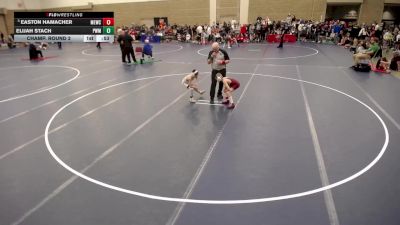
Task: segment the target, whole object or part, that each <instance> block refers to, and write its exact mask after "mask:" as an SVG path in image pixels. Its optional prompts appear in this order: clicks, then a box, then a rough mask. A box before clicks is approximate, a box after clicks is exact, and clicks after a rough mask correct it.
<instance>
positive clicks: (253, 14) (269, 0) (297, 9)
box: [249, 0, 326, 21]
mask: <svg viewBox="0 0 400 225" xmlns="http://www.w3.org/2000/svg"><path fill="white" fill-rule="evenodd" d="M289 13H290V14H292V15H295V16H296V18H297V19H306V20H308V19H312V20H318V21H319V20H320V19H321V18H322V19H323V20H324V19H325V13H326V0H279V1H276V0H250V5H249V21H255V20H256V18H257V17H259V16H261V17H263V18H264V17H267V16H268V17H269V18H270V19H271V20H275V21H277V20H282V19H285V18H286V17H287V15H288V14H289Z"/></svg>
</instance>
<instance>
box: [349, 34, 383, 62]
mask: <svg viewBox="0 0 400 225" xmlns="http://www.w3.org/2000/svg"><path fill="white" fill-rule="evenodd" d="M378 50H379V45H378V44H377V43H376V41H375V38H371V44H370V47H369V48H368V50H366V51H365V52H360V53H356V54H354V55H353V59H354V66H357V65H358V64H359V63H360V62H362V61H364V60H370V59H371V57H373V56H374V55H375V54H376V53H377V52H378Z"/></svg>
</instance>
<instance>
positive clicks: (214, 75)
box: [210, 69, 226, 100]
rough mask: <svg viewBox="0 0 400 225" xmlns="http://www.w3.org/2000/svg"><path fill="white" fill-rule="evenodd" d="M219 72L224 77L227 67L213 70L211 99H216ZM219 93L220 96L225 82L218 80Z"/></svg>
mask: <svg viewBox="0 0 400 225" xmlns="http://www.w3.org/2000/svg"><path fill="white" fill-rule="evenodd" d="M217 73H220V74H222V76H223V77H226V69H222V70H212V72H211V88H210V100H214V97H215V86H217V82H218V81H217ZM218 83H219V84H218V93H217V96H218V97H220V96H222V88H223V86H224V84H223V83H222V81H221V82H218Z"/></svg>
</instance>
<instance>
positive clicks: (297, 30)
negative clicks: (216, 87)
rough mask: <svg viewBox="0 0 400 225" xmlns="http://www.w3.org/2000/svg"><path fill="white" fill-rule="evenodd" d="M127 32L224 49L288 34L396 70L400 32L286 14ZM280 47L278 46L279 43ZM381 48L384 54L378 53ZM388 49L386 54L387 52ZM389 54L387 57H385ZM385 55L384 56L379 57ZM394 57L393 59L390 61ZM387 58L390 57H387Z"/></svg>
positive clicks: (393, 28) (396, 28)
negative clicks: (336, 47) (340, 48)
mask: <svg viewBox="0 0 400 225" xmlns="http://www.w3.org/2000/svg"><path fill="white" fill-rule="evenodd" d="M128 33H129V34H130V35H132V36H133V37H134V38H135V39H136V40H139V39H140V38H141V36H142V35H146V36H153V35H157V36H160V37H161V38H160V39H161V40H162V41H171V40H177V41H182V42H191V43H197V44H209V43H213V42H218V43H223V44H224V45H223V46H225V44H226V45H227V47H228V48H230V47H231V46H233V45H234V44H239V43H241V42H250V43H251V42H265V41H266V37H267V36H268V35H283V34H290V35H294V36H295V37H296V38H297V41H300V42H313V43H328V44H336V45H340V46H343V47H345V48H349V49H350V51H351V52H352V53H353V54H354V61H355V64H357V63H360V62H362V61H363V60H365V59H370V58H374V57H376V58H377V59H378V61H379V62H380V63H381V64H382V65H386V63H385V62H386V61H388V58H391V62H388V63H387V65H389V66H387V68H386V67H385V66H380V65H377V67H381V68H383V69H387V70H389V69H391V70H398V69H399V67H398V65H397V64H398V63H397V62H395V61H396V60H398V55H399V54H400V53H399V51H400V49H399V47H400V31H399V25H398V24H391V25H389V24H385V23H383V22H382V23H372V24H361V25H359V24H357V23H354V22H346V21H340V20H326V21H323V22H320V21H311V20H302V19H297V18H296V17H295V16H294V15H288V16H287V17H286V19H284V20H281V21H273V20H270V19H269V18H261V17H258V18H257V19H256V21H254V23H250V24H243V25H239V23H237V22H236V21H234V20H233V21H230V22H228V23H227V22H224V23H215V24H213V25H206V24H205V25H192V26H191V25H183V26H180V25H176V24H173V25H166V26H163V27H162V28H161V27H157V26H153V27H147V26H145V25H142V26H132V27H130V28H128ZM282 40H283V39H282ZM280 46H281V45H280ZM383 50H385V53H386V55H384V54H382V51H383ZM389 52H390V54H389ZM389 55H390V57H389ZM383 56H385V57H383ZM393 60H394V61H393ZM389 61H390V60H389Z"/></svg>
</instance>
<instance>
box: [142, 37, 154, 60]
mask: <svg viewBox="0 0 400 225" xmlns="http://www.w3.org/2000/svg"><path fill="white" fill-rule="evenodd" d="M144 43H145V44H144V46H143V51H142V60H144V56H145V55H147V56H150V58H151V59H153V46H151V45H150V43H149V40H147V39H146V40H145V41H144Z"/></svg>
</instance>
